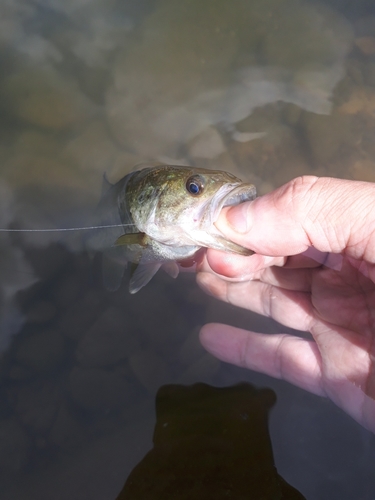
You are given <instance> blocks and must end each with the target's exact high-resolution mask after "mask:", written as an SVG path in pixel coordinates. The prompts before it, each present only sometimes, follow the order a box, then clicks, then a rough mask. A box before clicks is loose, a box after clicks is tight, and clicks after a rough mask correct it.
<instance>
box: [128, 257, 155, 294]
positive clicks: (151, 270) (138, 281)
mask: <svg viewBox="0 0 375 500" xmlns="http://www.w3.org/2000/svg"><path fill="white" fill-rule="evenodd" d="M160 266H161V264H160V263H159V262H157V263H153V264H140V265H138V266H137V268H136V270H135V271H134V273H133V275H132V277H131V278H130V283H129V292H130V293H137V292H138V290H140V289H141V288H142V287H144V286H145V285H147V283H148V282H149V281H150V280H151V278H152V277H153V276H154V275H155V274H156V273H157V271H158V270H159V269H160Z"/></svg>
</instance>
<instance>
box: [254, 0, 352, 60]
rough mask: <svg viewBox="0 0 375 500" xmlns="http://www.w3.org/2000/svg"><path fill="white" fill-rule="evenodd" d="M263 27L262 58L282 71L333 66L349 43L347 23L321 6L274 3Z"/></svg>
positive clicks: (350, 29)
mask: <svg viewBox="0 0 375 500" xmlns="http://www.w3.org/2000/svg"><path fill="white" fill-rule="evenodd" d="M264 23H265V24H266V25H267V33H266V35H265V37H264V40H263V44H262V49H261V50H262V55H263V57H264V59H265V60H266V61H267V63H268V64H270V65H276V66H280V67H283V68H302V67H308V66H310V65H311V66H312V67H317V66H318V65H322V66H326V67H329V66H330V65H331V64H335V63H336V64H337V63H338V62H341V61H342V60H343V58H344V57H345V55H346V53H347V52H348V50H349V49H350V47H351V44H352V41H353V32H352V28H351V25H350V24H349V22H348V21H347V20H346V19H345V18H344V17H343V16H340V15H339V14H338V13H337V12H336V11H334V10H333V9H330V8H329V7H326V6H324V5H319V4H318V5H315V4H311V3H308V2H298V3H297V2H279V3H278V4H277V3H276V2H275V5H274V6H272V7H271V12H270V14H269V15H268V16H267V19H266V21H264Z"/></svg>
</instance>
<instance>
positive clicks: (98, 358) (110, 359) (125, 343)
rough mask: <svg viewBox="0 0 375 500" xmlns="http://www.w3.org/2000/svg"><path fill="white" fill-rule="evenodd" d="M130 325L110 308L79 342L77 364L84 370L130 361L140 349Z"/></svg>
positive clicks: (126, 319)
mask: <svg viewBox="0 0 375 500" xmlns="http://www.w3.org/2000/svg"><path fill="white" fill-rule="evenodd" d="M129 323H130V322H129V318H128V317H127V316H126V315H124V314H123V313H121V312H120V311H119V309H117V308H115V307H108V309H106V310H105V311H104V312H103V313H102V314H101V315H100V316H99V318H98V319H97V320H96V321H95V323H94V324H93V325H92V326H91V327H90V328H89V330H88V331H87V332H86V333H85V335H84V336H83V338H82V339H81V341H80V342H79V344H78V347H77V350H76V353H75V355H76V359H77V361H78V362H79V363H80V364H81V365H82V366H85V367H90V368H101V367H104V366H109V365H114V364H115V363H118V362H119V361H121V360H124V359H126V358H128V357H130V356H131V355H132V354H134V353H135V352H136V351H137V350H138V349H139V341H138V339H137V336H136V331H134V329H133V328H129V326H130V324H129Z"/></svg>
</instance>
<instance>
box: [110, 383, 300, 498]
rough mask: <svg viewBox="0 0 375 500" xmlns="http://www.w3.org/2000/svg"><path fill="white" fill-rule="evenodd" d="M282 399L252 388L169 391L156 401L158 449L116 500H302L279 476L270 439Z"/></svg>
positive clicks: (200, 387)
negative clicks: (273, 413)
mask: <svg viewBox="0 0 375 500" xmlns="http://www.w3.org/2000/svg"><path fill="white" fill-rule="evenodd" d="M275 400H276V395H275V393H274V392H273V391H271V390H270V389H255V388H254V387H252V386H251V385H250V384H245V383H242V384H238V385H236V386H232V387H225V388H216V387H211V386H209V385H206V384H195V385H193V386H190V387H185V386H179V385H169V386H164V387H162V388H161V389H159V391H158V393H157V395H156V425H155V430H154V438H153V443H154V447H153V449H152V450H151V451H150V452H149V453H148V454H147V455H146V456H145V457H144V458H143V459H142V461H141V462H140V463H139V464H138V465H137V466H136V467H135V468H134V470H133V471H132V472H131V474H130V475H129V477H128V479H127V481H126V483H125V486H124V488H123V489H122V491H121V493H120V494H119V496H118V497H117V500H125V499H129V500H131V499H138V498H139V499H141V498H142V499H145V500H147V499H155V500H157V499H162V498H163V499H164V498H175V499H176V500H177V499H183V498H217V499H221V498H222V499H224V498H237V499H240V498H264V499H276V498H280V499H289V500H292V499H296V500H298V499H300V500H303V498H304V497H303V496H302V495H301V494H299V493H298V492H297V490H295V489H294V488H292V487H291V486H290V485H288V484H287V483H286V482H285V481H284V480H283V479H282V478H281V477H280V476H279V475H278V474H277V471H276V468H275V465H274V460H273V456H272V447H271V440H270V437H269V432H268V424H267V421H268V411H269V410H270V408H271V406H273V404H274V403H275Z"/></svg>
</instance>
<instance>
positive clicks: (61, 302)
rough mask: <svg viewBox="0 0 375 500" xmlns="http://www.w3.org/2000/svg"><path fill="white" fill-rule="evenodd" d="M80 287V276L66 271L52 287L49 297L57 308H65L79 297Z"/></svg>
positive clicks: (81, 284)
mask: <svg viewBox="0 0 375 500" xmlns="http://www.w3.org/2000/svg"><path fill="white" fill-rule="evenodd" d="M82 288H83V283H82V277H81V276H79V275H77V274H69V273H68V272H67V273H65V274H64V275H63V276H61V278H60V280H59V281H58V282H57V283H56V285H55V286H54V287H53V290H52V294H51V299H52V300H53V301H54V302H55V304H56V306H57V307H58V308H66V307H67V306H69V305H70V304H72V303H74V302H75V301H76V300H77V299H78V298H79V297H80V295H81V294H82V291H83V290H82Z"/></svg>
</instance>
